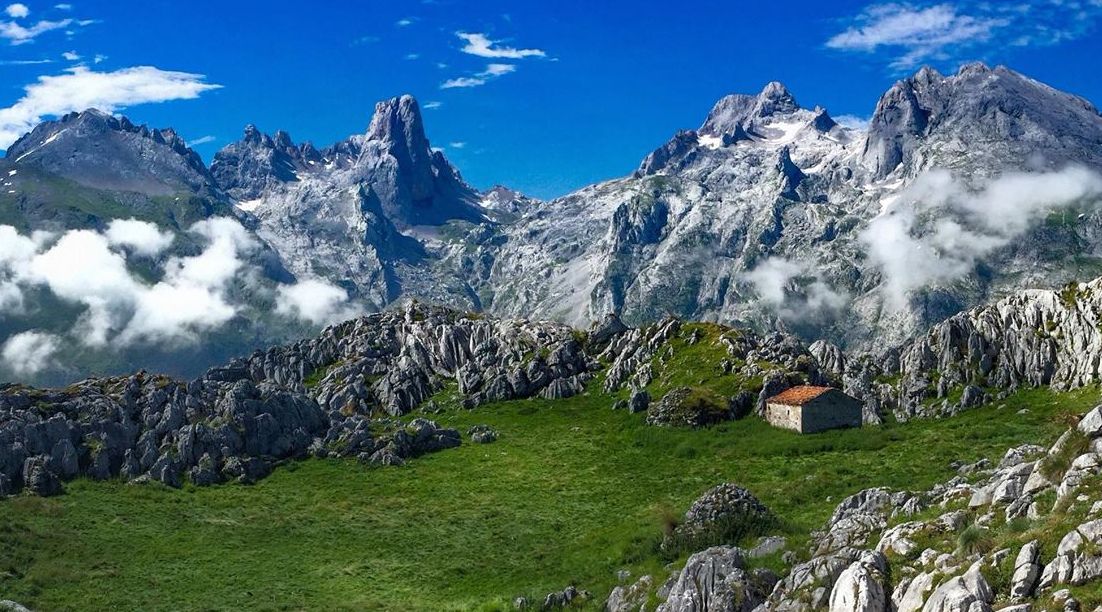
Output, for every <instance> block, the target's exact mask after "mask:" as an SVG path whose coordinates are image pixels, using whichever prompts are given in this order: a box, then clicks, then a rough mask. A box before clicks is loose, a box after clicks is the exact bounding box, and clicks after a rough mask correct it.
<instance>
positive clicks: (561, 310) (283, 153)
mask: <svg viewBox="0 0 1102 612" xmlns="http://www.w3.org/2000/svg"><path fill="white" fill-rule="evenodd" d="M1100 172H1102V115H1100V114H1099V112H1098V110H1097V109H1096V108H1095V107H1094V106H1092V105H1091V104H1090V103H1089V102H1087V101H1086V100H1083V99H1081V98H1078V97H1076V96H1073V95H1070V94H1066V93H1063V92H1060V91H1057V90H1055V89H1053V88H1051V87H1048V86H1046V85H1044V84H1042V83H1039V82H1037V81H1035V80H1032V79H1030V78H1028V77H1026V76H1024V75H1021V74H1019V73H1017V72H1015V71H1013V70H1010V69H1008V68H1005V67H1001V66H1000V67H995V68H990V67H988V66H985V65H983V64H969V65H965V66H964V67H962V68H961V69H960V71H959V72H958V73H957V74H954V75H942V74H940V73H938V72H937V71H935V70H932V69H930V68H923V69H922V70H920V71H918V72H917V73H916V74H914V75H912V76H910V77H908V78H905V79H903V80H901V81H899V82H897V83H895V84H894V85H893V86H892V87H891V88H890V89H889V90H888V91H887V92H885V93H884V95H883V96H881V98H880V100H879V101H878V102H877V104H876V110H875V112H874V114H873V116H872V118H871V119H870V121H869V122H868V125H867V127H862V128H854V127H847V126H843V125H840V124H839V123H837V122H836V121H835V120H834V119H833V118H832V117H831V116H830V114H829V113H828V112H827V110H826V109H823V108H820V107H814V108H806V107H804V106H802V105H801V104H800V103H798V102H797V99H796V97H795V96H794V94H793V93H791V92H790V91H788V89H787V88H786V87H785V86H784V85H782V84H780V83H777V82H773V83H769V84H768V85H766V86H765V87H764V88H763V89H762V91H761V92H760V93H758V94H753V95H743V94H736V95H730V96H727V97H725V98H723V99H722V100H720V101H719V102H717V103H716V105H715V106H714V108H713V109H712V111H711V112H710V113H709V114H708V116H707V117H706V118H705V119H704V122H703V123H702V124H701V125H700V127H699V128H697V129H695V130H683V131H681V132H678V133H677V134H675V135H673V136H672V138H671V139H670V140H669V141H668V142H666V143H665V144H663V145H662V146H660V147H658V148H657V149H655V150H654V151H653V152H652V153H650V154H649V155H647V156H646V158H645V159H643V160H642V161H641V163H640V165H639V167H638V169H637V170H636V171H635V172H633V173H632V174H631V175H629V176H625V177H623V178H619V179H614V180H611V181H607V182H603V183H599V184H596V185H591V186H589V187H585V188H583V189H581V190H579V191H577V192H575V193H571V194H568V195H566V196H563V197H561V198H557V199H555V200H551V201H539V200H536V199H532V198H528V197H525V196H523V195H522V194H519V193H517V192H515V191H513V190H510V189H509V188H507V187H501V186H499V187H495V188H493V189H490V190H488V191H485V192H480V191H479V190H477V189H475V188H474V187H472V186H470V185H469V184H468V183H466V182H465V181H464V179H463V178H462V175H461V174H460V172H459V171H458V170H457V169H456V168H455V167H454V166H452V165H451V163H450V162H449V161H448V160H447V158H446V157H445V156H444V154H443V153H442V152H441V151H440V150H438V149H434V148H433V147H432V146H431V144H430V141H429V139H428V137H427V135H426V128H425V125H424V120H423V117H422V115H421V112H420V108H419V106H418V104H417V102H416V101H415V100H414V99H413V98H412V97H410V96H402V97H400V98H395V99H391V100H386V101H383V102H380V103H378V104H377V105H376V107H375V113H374V116H373V117H372V119H371V121H370V124H369V127H368V129H367V131H366V132H364V133H362V134H357V135H353V136H351V137H349V138H347V139H345V140H343V141H340V142H337V143H334V144H332V145H330V146H327V147H325V148H320V149H319V148H316V147H315V146H314V145H313V144H311V143H300V144H297V143H295V142H294V141H293V140H292V138H291V136H290V135H288V134H287V133H286V132H283V131H278V132H276V133H275V134H274V135H268V134H265V133H263V132H261V131H260V130H259V129H257V128H256V127H255V126H251V125H250V126H248V127H246V128H245V130H244V134H243V136H242V138H241V140H240V141H238V142H235V143H232V144H229V145H227V146H226V147H224V148H223V149H222V150H221V151H219V152H218V153H217V154H216V155H215V156H214V158H213V160H212V162H211V164H210V165H209V166H207V165H205V164H204V163H203V161H202V160H201V158H200V157H199V156H198V155H197V154H196V153H195V152H194V151H192V150H191V149H189V148H188V147H187V145H186V144H185V141H184V140H183V139H182V138H181V137H180V136H179V135H178V134H177V133H176V132H175V131H174V130H172V129H151V128H148V127H145V126H136V125H134V124H133V123H131V122H130V121H128V120H127V119H126V118H123V117H115V116H111V115H108V114H104V113H101V112H99V111H96V110H88V111H85V112H81V113H73V114H70V115H66V116H64V117H61V118H60V119H58V120H56V121H49V122H46V123H43V124H41V125H39V126H38V127H36V128H35V129H34V130H32V131H31V132H30V133H29V134H27V135H25V136H24V137H22V138H21V139H19V141H17V142H16V143H14V144H13V145H12V146H11V147H10V148H9V149H8V150H7V153H6V157H5V158H4V159H3V160H2V161H0V177H2V179H3V180H2V183H3V186H2V187H0V226H3V225H8V226H10V227H9V228H7V230H6V231H7V232H8V235H9V236H10V237H11V240H10V241H9V242H10V243H11V244H13V245H22V246H20V247H19V249H16V248H14V247H12V248H9V249H7V250H5V249H3V248H2V247H0V338H6V339H8V340H7V343H6V344H4V346H5V353H4V357H5V360H4V362H3V363H2V364H0V377H3V378H11V379H16V378H18V379H20V380H29V381H35V382H58V381H68V380H73V379H76V378H79V377H81V376H84V375H86V374H90V373H118V372H122V371H129V370H131V369H134V368H136V367H144V368H150V369H156V370H158V371H165V372H167V373H169V374H176V375H181V376H193V375H196V374H198V373H199V372H201V371H203V370H205V369H206V368H207V367H209V366H211V365H213V364H215V363H222V362H224V361H225V360H227V359H228V358H229V357H231V356H233V355H236V354H244V353H247V352H249V351H251V350H252V349H255V348H260V347H265V346H269V345H271V344H275V343H279V342H283V341H287V340H290V339H293V338H297V337H302V336H304V335H305V334H307V333H308V332H310V331H316V329H317V328H319V327H321V326H323V325H325V324H328V323H333V322H336V321H339V320H341V319H343V318H347V317H350V316H353V315H355V314H357V313H360V312H364V311H378V310H383V309H386V308H388V307H389V306H391V305H393V304H395V303H397V302H400V301H404V300H408V299H412V298H415V299H418V300H421V301H425V302H431V303H437V304H442V305H447V306H451V307H454V308H458V309H462V310H471V311H483V312H487V313H491V314H495V315H499V316H509V317H518V318H534V319H553V320H558V321H561V322H564V323H569V324H573V325H580V326H585V325H588V324H589V323H590V322H591V321H596V320H600V319H602V318H603V317H604V316H605V315H607V314H609V313H617V314H619V315H620V316H621V317H622V318H623V319H624V321H625V322H627V323H628V324H641V323H645V322H648V321H655V320H658V319H660V318H662V317H663V316H665V315H667V314H672V315H676V316H679V317H684V318H690V319H696V320H711V321H718V322H723V323H726V324H739V325H743V326H750V327H755V328H758V329H761V330H766V329H781V330H783V331H788V332H792V333H794V334H796V335H798V336H800V337H801V338H802V339H804V340H806V341H808V342H810V341H814V340H824V341H827V342H830V343H833V344H836V345H838V346H840V347H842V348H843V349H846V350H848V351H879V352H882V351H884V350H886V349H887V348H890V347H896V346H900V345H902V344H903V343H904V342H906V341H908V340H909V339H911V338H913V337H915V336H916V335H918V334H920V333H921V332H923V331H925V330H927V329H929V328H930V327H931V326H932V325H934V324H936V323H938V322H939V321H942V320H944V319H946V318H948V317H950V316H952V315H954V314H956V313H958V312H961V311H963V310H966V309H968V308H971V307H973V306H977V305H980V304H985V303H988V302H990V301H991V300H993V299H996V298H998V297H1002V296H1005V295H1008V294H1011V293H1013V292H1015V291H1017V290H1020V289H1025V288H1058V287H1061V286H1063V285H1064V284H1065V283H1068V282H1070V281H1073V280H1088V279H1090V278H1094V277H1096V276H1099V275H1100V274H1102V265H1100V263H1102V260H1100V259H1099V255H1100V253H1099V246H1100V244H1102V241H1100V240H1099V232H1100V230H1102V218H1100V216H1099V207H1098V204H1099V202H1100V199H1102V198H1100V195H1102V178H1100V174H1099V173H1100ZM225 218H228V219H231V220H232V221H225ZM223 221H225V223H223ZM226 223H231V224H232V225H226ZM0 230H3V228H2V227H0ZM81 240H84V241H86V243H82V242H80V241H81ZM63 246H64V247H66V249H62V248H61V247H63ZM20 249H22V250H20ZM87 253H96V254H98V255H97V257H100V259H99V260H97V259H95V258H93V257H90V256H87ZM66 254H68V255H71V256H72V258H70V259H67V258H66V257H65V256H64V255H66ZM100 260H102V261H100ZM81 266H93V267H91V268H88V270H94V269H102V268H103V266H109V267H110V269H111V275H105V276H110V278H108V279H106V280H105V279H100V278H96V279H95V282H86V281H88V280H89V278H90V277H91V276H97V277H98V275H93V274H91V273H90V272H87V271H84V272H81V270H84V268H82V267H81ZM94 266H99V267H98V268H97V267H94ZM15 339H20V342H19V343H17V346H14V348H13V341H14V340H15ZM21 351H22V352H21ZM28 351H30V352H31V353H33V354H34V355H37V356H38V357H41V358H40V359H37V360H36V361H35V363H33V364H31V363H28V362H27V359H25V358H24V356H25V355H27V354H28Z"/></svg>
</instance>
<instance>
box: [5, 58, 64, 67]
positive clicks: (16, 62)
mask: <svg viewBox="0 0 1102 612" xmlns="http://www.w3.org/2000/svg"><path fill="white" fill-rule="evenodd" d="M52 63H54V60H50V59H36V60H3V61H0V66H36V65H38V64H52Z"/></svg>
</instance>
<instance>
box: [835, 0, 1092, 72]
mask: <svg viewBox="0 0 1102 612" xmlns="http://www.w3.org/2000/svg"><path fill="white" fill-rule="evenodd" d="M1100 17H1102V2H1099V1H1098V0H1037V1H1035V2H1028V3H1020V2H984V1H982V0H963V1H961V2H952V3H950V2H942V3H937V4H934V3H930V2H922V1H911V2H880V3H875V4H871V5H869V6H867V7H866V8H865V9H864V10H862V11H861V12H860V13H858V14H857V15H856V16H854V17H853V18H852V19H850V20H849V21H850V25H849V27H847V28H845V29H844V30H843V31H841V32H839V33H837V34H835V35H834V36H832V37H830V39H829V40H827V42H826V46H827V47H828V48H831V49H837V50H841V51H853V52H860V53H866V54H868V55H869V57H872V58H875V59H876V60H880V59H884V60H886V61H887V63H888V64H889V66H890V67H891V68H892V69H893V70H896V71H904V70H909V69H913V68H914V67H916V66H918V65H919V64H923V63H930V62H951V63H958V62H960V61H961V60H967V59H976V58H977V56H978V57H983V56H984V54H985V53H987V52H988V51H989V50H992V49H999V48H1004V47H1007V46H1019V47H1024V46H1046V45H1055V44H1060V43H1063V42H1067V41H1070V40H1075V39H1078V38H1082V37H1084V36H1086V35H1089V34H1091V33H1092V32H1093V31H1094V30H1095V22H1096V21H1097V20H1098V19H1099V18H1100Z"/></svg>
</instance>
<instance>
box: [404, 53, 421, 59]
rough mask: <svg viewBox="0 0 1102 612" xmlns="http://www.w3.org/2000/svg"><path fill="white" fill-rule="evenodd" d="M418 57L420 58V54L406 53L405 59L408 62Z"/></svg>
mask: <svg viewBox="0 0 1102 612" xmlns="http://www.w3.org/2000/svg"><path fill="white" fill-rule="evenodd" d="M420 57H421V54H420V53H407V54H406V59H407V60H410V61H412V60H415V59H419V58H420Z"/></svg>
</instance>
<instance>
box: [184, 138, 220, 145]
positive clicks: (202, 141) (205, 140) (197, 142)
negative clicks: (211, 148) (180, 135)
mask: <svg viewBox="0 0 1102 612" xmlns="http://www.w3.org/2000/svg"><path fill="white" fill-rule="evenodd" d="M215 140H218V139H217V138H215V137H214V136H200V137H198V138H196V139H195V140H189V141H187V146H189V147H197V146H199V145H204V144H207V143H208V142H214V141H215Z"/></svg>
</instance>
